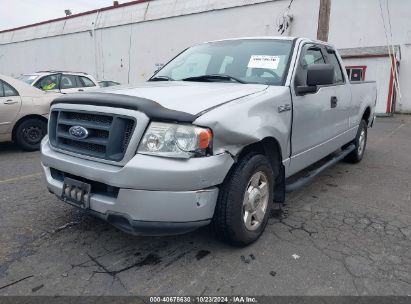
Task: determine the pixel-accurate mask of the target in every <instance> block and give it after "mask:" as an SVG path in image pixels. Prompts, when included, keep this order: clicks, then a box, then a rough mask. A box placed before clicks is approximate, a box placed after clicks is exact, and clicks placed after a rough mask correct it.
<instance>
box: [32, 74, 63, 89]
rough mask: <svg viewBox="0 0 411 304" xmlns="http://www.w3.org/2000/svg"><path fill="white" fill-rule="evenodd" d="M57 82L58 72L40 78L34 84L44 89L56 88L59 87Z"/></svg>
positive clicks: (58, 80)
mask: <svg viewBox="0 0 411 304" xmlns="http://www.w3.org/2000/svg"><path fill="white" fill-rule="evenodd" d="M59 82H60V74H53V75H48V76H44V77H43V78H40V80H39V81H37V82H36V84H35V85H34V86H35V87H36V88H38V89H41V90H44V91H49V90H56V89H58V88H59Z"/></svg>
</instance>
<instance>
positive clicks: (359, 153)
mask: <svg viewBox="0 0 411 304" xmlns="http://www.w3.org/2000/svg"><path fill="white" fill-rule="evenodd" d="M353 144H354V145H355V149H354V150H353V151H352V152H351V153H350V154H348V155H347V156H346V157H345V158H344V161H346V162H348V163H353V164H354V163H359V162H360V161H361V160H362V158H363V156H364V152H365V147H366V146H367V122H366V121H365V120H361V123H360V125H359V127H358V131H357V136H356V137H355V140H354V142H353Z"/></svg>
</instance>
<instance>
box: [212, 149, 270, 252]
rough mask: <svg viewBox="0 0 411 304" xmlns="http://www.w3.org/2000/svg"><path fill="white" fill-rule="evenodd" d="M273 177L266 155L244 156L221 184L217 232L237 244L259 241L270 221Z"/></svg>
mask: <svg viewBox="0 0 411 304" xmlns="http://www.w3.org/2000/svg"><path fill="white" fill-rule="evenodd" d="M274 180H275V178H274V173H273V169H272V168H271V165H270V163H269V162H268V160H267V158H266V157H265V156H264V155H261V154H255V153H251V154H248V155H246V156H244V157H243V158H242V159H241V160H240V161H239V162H238V164H237V165H236V166H235V167H234V168H233V170H232V171H231V172H230V174H229V175H228V176H227V178H226V180H225V181H224V183H223V184H222V186H221V187H220V193H219V197H218V201H217V206H216V210H215V214H214V218H213V226H214V229H215V231H216V234H217V236H218V237H220V238H221V239H223V240H224V241H226V242H228V243H230V244H232V245H235V246H246V245H248V244H251V243H253V242H254V241H256V240H257V239H258V238H259V237H260V235H261V234H262V233H263V231H264V229H265V227H266V225H267V222H268V217H269V213H270V209H271V206H272V201H273V189H274Z"/></svg>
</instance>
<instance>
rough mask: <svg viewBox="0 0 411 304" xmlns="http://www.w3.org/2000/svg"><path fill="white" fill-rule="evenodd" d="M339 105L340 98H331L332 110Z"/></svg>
mask: <svg viewBox="0 0 411 304" xmlns="http://www.w3.org/2000/svg"><path fill="white" fill-rule="evenodd" d="M337 103H338V98H337V97H336V96H333V97H331V108H336V107H337Z"/></svg>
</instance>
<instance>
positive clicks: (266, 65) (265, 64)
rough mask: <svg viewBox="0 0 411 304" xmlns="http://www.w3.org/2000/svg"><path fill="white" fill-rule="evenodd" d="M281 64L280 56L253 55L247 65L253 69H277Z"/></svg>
mask: <svg viewBox="0 0 411 304" xmlns="http://www.w3.org/2000/svg"><path fill="white" fill-rule="evenodd" d="M279 64H280V57H278V56H268V55H252V56H251V58H250V62H249V63H248V66H247V67H249V68H252V69H270V70H276V69H278V65H279Z"/></svg>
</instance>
